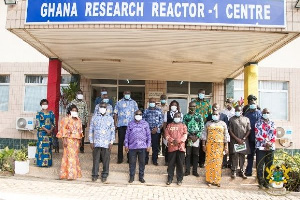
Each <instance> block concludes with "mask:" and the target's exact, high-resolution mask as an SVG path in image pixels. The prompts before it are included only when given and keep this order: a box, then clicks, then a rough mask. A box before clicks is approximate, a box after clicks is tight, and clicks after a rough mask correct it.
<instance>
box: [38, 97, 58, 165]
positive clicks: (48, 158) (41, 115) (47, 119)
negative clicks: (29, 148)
mask: <svg viewBox="0 0 300 200" xmlns="http://www.w3.org/2000/svg"><path fill="white" fill-rule="evenodd" d="M40 105H41V108H42V110H41V111H39V112H38V113H37V115H36V129H37V139H38V142H37V149H36V154H35V163H36V165H37V166H38V167H50V166H52V132H53V130H54V128H55V116H54V113H53V112H52V111H50V110H48V101H47V99H42V100H41V102H40Z"/></svg>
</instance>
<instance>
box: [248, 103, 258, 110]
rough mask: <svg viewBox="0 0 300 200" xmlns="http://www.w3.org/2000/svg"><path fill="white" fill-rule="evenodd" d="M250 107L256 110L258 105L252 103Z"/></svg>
mask: <svg viewBox="0 0 300 200" xmlns="http://www.w3.org/2000/svg"><path fill="white" fill-rule="evenodd" d="M249 108H250V109H251V110H255V109H256V108H257V107H256V104H251V105H250V106H249Z"/></svg>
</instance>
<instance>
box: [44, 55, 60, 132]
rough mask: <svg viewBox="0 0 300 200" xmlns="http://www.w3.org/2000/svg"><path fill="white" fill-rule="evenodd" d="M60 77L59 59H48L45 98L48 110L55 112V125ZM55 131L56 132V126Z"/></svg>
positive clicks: (57, 112) (57, 113) (57, 116)
mask: <svg viewBox="0 0 300 200" xmlns="http://www.w3.org/2000/svg"><path fill="white" fill-rule="evenodd" d="M60 79H61V61H60V60H58V59H50V60H49V69H48V85H47V100H48V102H49V106H48V107H49V110H52V111H53V112H54V114H55V119H56V122H55V123H56V127H58V119H59V100H60V81H61V80H60ZM55 133H57V128H56V130H55Z"/></svg>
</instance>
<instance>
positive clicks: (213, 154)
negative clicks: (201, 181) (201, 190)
mask: <svg viewBox="0 0 300 200" xmlns="http://www.w3.org/2000/svg"><path fill="white" fill-rule="evenodd" d="M219 119H220V114H219V111H214V112H213V114H212V120H211V121H208V122H207V123H206V124H205V127H204V131H203V134H202V149H203V151H204V152H206V158H205V177H206V182H207V184H208V186H211V184H212V185H215V186H218V187H220V186H221V185H220V182H221V175H222V162H223V156H224V154H227V153H228V142H229V140H230V136H229V134H228V129H227V125H226V123H225V122H223V121H220V120H219Z"/></svg>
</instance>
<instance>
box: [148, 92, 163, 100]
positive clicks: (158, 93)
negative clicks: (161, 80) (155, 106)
mask: <svg viewBox="0 0 300 200" xmlns="http://www.w3.org/2000/svg"><path fill="white" fill-rule="evenodd" d="M163 94H164V93H163V92H159V91H149V94H148V98H155V99H159V98H160V96H161V95H163Z"/></svg>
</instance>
